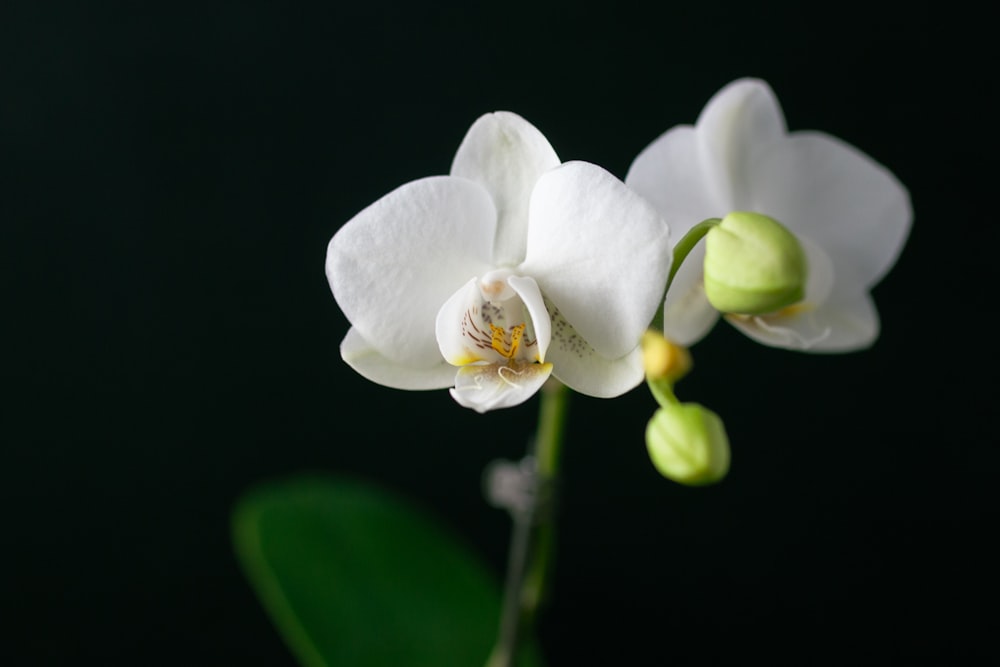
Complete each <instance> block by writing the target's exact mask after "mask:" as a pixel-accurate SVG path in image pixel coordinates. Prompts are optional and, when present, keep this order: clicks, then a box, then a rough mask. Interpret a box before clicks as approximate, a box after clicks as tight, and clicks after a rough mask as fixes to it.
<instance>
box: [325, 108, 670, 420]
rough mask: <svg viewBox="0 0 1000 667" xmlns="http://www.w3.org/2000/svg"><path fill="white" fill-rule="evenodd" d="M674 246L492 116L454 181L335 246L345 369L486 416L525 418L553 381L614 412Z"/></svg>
mask: <svg viewBox="0 0 1000 667" xmlns="http://www.w3.org/2000/svg"><path fill="white" fill-rule="evenodd" d="M668 238H669V232H668V229H667V226H666V223H665V222H664V221H663V219H662V218H661V217H660V215H659V214H658V213H657V211H656V210H655V209H654V208H653V207H652V205H651V204H649V203H648V202H646V201H645V200H644V199H643V198H641V197H640V196H639V195H637V194H636V193H635V192H633V191H632V190H630V189H629V188H627V187H626V186H625V184H624V183H622V182H621V181H620V180H619V179H617V178H615V177H614V176H613V175H611V174H610V173H608V172H607V171H605V170H604V169H601V168H600V167H597V166H596V165H593V164H589V163H586V162H567V163H565V164H561V163H560V161H559V158H558V157H557V156H556V153H555V151H554V150H553V149H552V147H551V146H550V145H549V143H548V141H547V140H546V139H545V137H544V136H543V135H542V134H541V133H540V132H539V131H538V130H537V129H536V128H535V127H534V126H532V125H531V124H530V123H528V122H527V121H525V120H524V119H523V118H521V117H520V116H518V115H516V114H513V113H509V112H497V113H492V114H486V115H484V116H482V117H480V118H479V119H478V120H477V121H476V122H475V123H474V124H473V125H472V127H471V128H470V129H469V131H468V133H467V134H466V136H465V138H464V140H463V141H462V143H461V145H460V146H459V149H458V152H457V154H456V155H455V159H454V161H453V162H452V167H451V173H450V175H448V176H432V177H428V178H423V179H420V180H417V181H413V182H410V183H407V184H405V185H403V186H401V187H399V188H397V189H396V190H394V191H392V192H390V193H389V194H387V195H385V196H384V197H382V198H381V199H379V200H378V201H376V202H375V203H374V204H372V205H370V206H369V207H368V208H366V209H364V210H363V211H361V212H360V213H358V214H357V215H356V216H355V217H354V218H353V219H351V220H350V221H349V222H347V223H346V224H345V225H344V226H343V227H342V228H341V229H340V230H339V231H338V232H337V233H336V234H335V235H334V237H333V238H332V239H331V241H330V243H329V246H328V248H327V257H326V274H327V278H328V280H329V283H330V287H331V289H332V291H333V295H334V297H335V299H336V301H337V303H338V305H339V306H340V308H341V309H342V310H343V312H344V314H345V315H346V316H347V319H348V320H349V321H350V323H351V328H350V330H349V331H348V333H347V336H346V337H345V338H344V341H343V343H342V344H341V355H342V356H343V358H344V360H345V361H346V362H347V363H348V364H349V365H350V366H351V367H352V368H354V369H355V370H356V371H357V372H358V373H360V374H361V375H363V376H364V377H366V378H368V379H369V380H372V381H374V382H377V383H379V384H382V385H386V386H389V387H395V388H398V389H438V388H445V387H449V386H451V387H453V388H452V389H451V394H452V396H453V397H454V398H455V400H456V401H458V402H459V403H460V404H461V405H463V406H466V407H470V408H473V409H475V410H477V411H479V412H486V411H487V410H492V409H496V408H503V407H510V406H514V405H517V404H519V403H522V402H523V401H525V400H527V399H528V398H530V397H531V396H532V395H533V394H534V393H535V392H536V391H537V390H538V389H539V388H540V387H541V386H542V384H543V383H544V382H545V381H546V380H547V379H548V378H549V376H550V375H552V376H554V377H555V378H557V379H558V380H560V381H562V382H563V383H565V384H566V385H567V386H568V387H569V388H571V389H574V390H576V391H578V392H580V393H582V394H587V395H590V396H595V397H601V398H610V397H613V396H618V395H620V394H623V393H625V392H626V391H628V390H630V389H632V388H634V387H635V386H636V385H638V384H639V383H640V382H641V381H642V379H643V366H642V353H641V350H640V348H639V341H640V339H641V336H642V334H643V332H644V331H645V329H646V327H647V325H648V324H649V322H650V320H651V319H652V317H653V315H654V313H655V311H656V310H657V307H658V306H659V301H660V299H661V298H662V296H663V287H664V284H665V282H666V278H667V275H668V272H669V269H670V261H671V259H670V257H671V255H670V245H669V241H668Z"/></svg>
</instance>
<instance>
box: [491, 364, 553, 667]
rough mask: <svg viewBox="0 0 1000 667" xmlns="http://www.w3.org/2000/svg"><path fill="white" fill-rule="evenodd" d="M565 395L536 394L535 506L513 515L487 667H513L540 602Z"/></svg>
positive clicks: (548, 562) (546, 390)
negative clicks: (495, 633) (497, 621)
mask: <svg viewBox="0 0 1000 667" xmlns="http://www.w3.org/2000/svg"><path fill="white" fill-rule="evenodd" d="M568 405H569V390H568V389H566V386H565V385H563V384H562V383H561V382H558V381H555V380H550V381H549V382H547V383H546V384H545V385H544V386H543V387H542V391H541V408H540V412H539V418H538V429H537V431H536V434H535V438H534V439H533V441H532V444H531V451H530V452H529V455H530V456H531V457H532V458H533V460H534V473H535V480H534V489H533V491H534V494H533V498H534V502H532V503H531V507H530V508H528V509H527V510H526V511H523V512H514V513H513V518H514V530H513V535H512V537H511V546H510V553H509V556H508V562H507V580H506V584H505V589H504V601H503V608H502V610H501V616H500V631H499V635H498V637H497V643H496V646H495V647H494V649H493V653H492V654H491V655H490V658H489V660H488V661H487V663H486V664H487V667H513V666H514V665H515V664H516V660H517V654H518V648H519V646H520V643H521V638H522V636H523V635H524V632H525V631H526V630H528V629H530V628H532V627H533V626H534V624H535V620H536V618H537V616H538V610H539V608H540V607H541V605H542V603H543V602H544V601H545V594H546V583H547V579H548V574H549V572H550V571H551V568H552V555H553V551H554V549H553V546H554V542H555V539H554V536H555V531H554V522H553V514H554V512H553V510H552V504H553V500H554V498H553V496H554V492H555V485H556V479H557V477H558V473H559V455H560V452H561V451H562V441H563V433H564V429H565V423H566V412H567V407H568Z"/></svg>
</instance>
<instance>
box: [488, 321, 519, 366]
mask: <svg viewBox="0 0 1000 667" xmlns="http://www.w3.org/2000/svg"><path fill="white" fill-rule="evenodd" d="M490 331H491V332H492V333H493V335H492V337H491V340H490V346H491V347H492V348H493V349H494V350H496V351H497V353H498V354H499V355H500V356H501V357H504V358H505V359H510V360H513V359H514V355H516V354H517V350H518V348H519V347H521V338H522V337H523V336H524V323H523V322H522V323H521V324H518V325H515V326H512V327H511V328H510V333H508V332H506V331H504V328H503V327H498V326H497V325H495V324H493V323H490Z"/></svg>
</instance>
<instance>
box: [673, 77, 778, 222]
mask: <svg viewBox="0 0 1000 667" xmlns="http://www.w3.org/2000/svg"><path fill="white" fill-rule="evenodd" d="M696 134H697V139H698V144H699V150H700V157H701V160H700V163H699V164H700V169H701V173H702V177H703V178H705V179H706V187H707V188H709V189H710V192H712V193H713V195H714V198H715V201H716V202H717V203H718V204H719V205H720V206H723V207H724V208H725V209H726V210H723V211H721V213H716V214H714V215H715V216H721V215H725V214H726V213H729V212H730V211H735V210H745V211H753V210H755V209H754V208H753V206H752V202H753V186H754V182H753V174H754V173H756V170H757V169H758V165H757V161H758V160H759V158H760V156H761V155H763V154H765V153H766V152H767V151H768V150H769V147H770V145H771V144H772V143H773V142H774V141H776V140H778V139H780V138H782V137H783V136H784V135H785V119H784V116H783V115H782V113H781V107H780V106H779V105H778V100H777V98H776V97H775V96H774V92H773V91H772V90H771V88H770V86H768V85H767V84H766V83H765V82H763V81H761V80H759V79H738V80H736V81H734V82H732V83H730V84H729V85H727V86H725V87H724V88H723V89H722V90H720V91H719V92H718V93H716V94H715V95H714V96H713V97H712V99H710V100H709V101H708V104H706V105H705V108H704V109H703V110H702V112H701V115H699V116H698V122H697V125H696ZM692 168H693V169H694V168H695V167H694V165H692ZM760 212H762V213H767V215H772V217H774V216H773V214H771V213H768V212H767V211H760Z"/></svg>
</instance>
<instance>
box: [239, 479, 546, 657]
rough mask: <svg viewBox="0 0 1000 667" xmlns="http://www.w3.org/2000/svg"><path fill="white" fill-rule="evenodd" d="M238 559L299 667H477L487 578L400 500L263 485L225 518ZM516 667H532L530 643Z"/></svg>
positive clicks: (369, 489) (491, 601)
mask: <svg viewBox="0 0 1000 667" xmlns="http://www.w3.org/2000/svg"><path fill="white" fill-rule="evenodd" d="M233 540H234V546H235V550H236V554H237V557H238V559H239V561H240V564H241V566H242V567H243V570H244V572H245V574H246V576H247V578H248V579H249V581H250V583H251V585H252V587H253V589H254V591H255V592H256V594H257V596H258V598H259V599H260V601H261V603H262V604H263V606H264V608H265V609H266V610H267V612H268V614H269V615H270V617H271V618H272V620H273V621H274V623H275V625H276V626H277V628H278V630H279V632H280V633H281V635H282V636H283V637H284V639H285V640H286V642H287V643H288V645H289V647H290V648H291V650H292V652H293V653H294V655H295V656H296V658H297V659H298V660H299V662H300V663H301V664H302V665H304V666H306V667H337V666H341V665H342V666H345V667H369V666H371V667H376V666H380V665H391V666H392V667H423V666H427V667H481V666H482V665H484V664H485V663H486V660H487V658H488V656H489V654H490V651H491V650H492V647H493V643H494V640H495V637H496V632H497V625H498V622H499V614H500V585H499V581H498V579H497V577H496V575H495V574H494V573H493V572H492V571H491V570H490V568H488V567H487V566H486V565H485V564H484V563H483V562H482V561H480V560H479V559H478V558H477V557H476V556H475V555H474V554H473V553H472V552H471V551H469V549H468V548H467V547H466V545H464V544H463V543H462V542H461V541H460V540H459V539H457V538H456V537H455V536H454V535H453V534H451V533H450V532H449V531H448V530H447V529H446V528H445V527H444V526H443V525H442V524H441V522H439V521H438V520H436V519H435V518H433V517H432V516H430V515H428V514H427V513H426V512H424V511H422V510H420V509H418V508H417V506H416V505H415V504H414V503H413V502H412V501H411V500H408V499H405V498H402V497H400V496H398V495H395V494H393V493H390V492H388V491H387V490H384V489H380V488H378V487H375V486H373V485H371V484H369V483H366V482H362V481H359V480H352V479H347V478H341V477H329V478H328V477H316V476H309V477H299V478H292V479H289V480H284V481H276V482H272V483H269V484H265V485H262V486H260V487H258V488H256V489H254V490H251V491H250V492H249V493H247V494H246V495H245V496H244V497H243V498H242V499H240V501H239V502H238V504H237V506H236V508H235V511H234V514H233ZM522 664H523V665H526V666H529V667H539V666H540V665H541V664H542V662H541V659H540V658H539V653H538V650H537V647H536V646H535V645H534V643H531V644H529V645H528V646H527V647H526V649H525V651H524V660H523V663H522Z"/></svg>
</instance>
